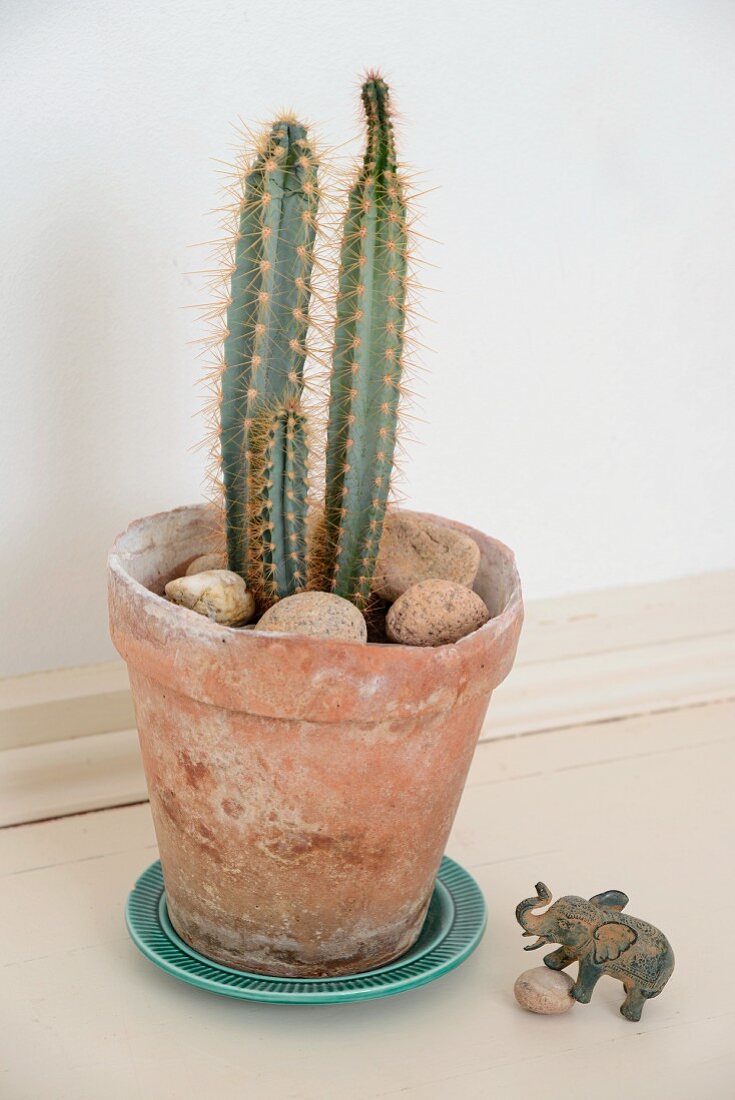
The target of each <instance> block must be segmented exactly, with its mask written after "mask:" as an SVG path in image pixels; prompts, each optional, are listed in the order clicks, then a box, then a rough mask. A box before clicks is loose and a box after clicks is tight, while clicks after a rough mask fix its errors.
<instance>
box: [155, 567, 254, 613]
mask: <svg viewBox="0 0 735 1100" xmlns="http://www.w3.org/2000/svg"><path fill="white" fill-rule="evenodd" d="M166 595H167V597H168V598H169V600H171V601H172V602H173V603H178V604H181V606H182V607H188V608H189V610H190V611H196V612H198V614H199V615H206V616H207V618H208V619H214V621H215V622H216V623H222V624H223V625H225V626H235V625H238V624H242V623H247V622H249V621H250V620H251V619H252V617H253V615H254V614H255V597H254V596H253V594H252V592H248V590H247V588H246V587H245V581H244V580H243V579H242V577H240V576H239V575H238V574H237V573H230V572H229V570H227V569H208V570H207V571H206V572H204V573H195V574H193V575H192V576H188V577H179V578H178V580H175V581H169V582H168V584H167V585H166Z"/></svg>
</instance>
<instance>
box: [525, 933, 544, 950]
mask: <svg viewBox="0 0 735 1100" xmlns="http://www.w3.org/2000/svg"><path fill="white" fill-rule="evenodd" d="M523 934H524V936H528V935H532V934H533V933H529V932H524V933H523ZM550 942H551V941H550V940H548V939H547V938H546V936H539V938H538V939H537V940H536V942H535V943H527V944H526V946H525V947H524V948H523V950H524V951H535V950H536V948H537V947H546V944H547V943H550Z"/></svg>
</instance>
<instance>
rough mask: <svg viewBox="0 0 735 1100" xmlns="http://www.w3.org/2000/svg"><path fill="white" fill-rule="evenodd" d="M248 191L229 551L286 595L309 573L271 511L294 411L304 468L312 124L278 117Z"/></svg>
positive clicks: (227, 420) (230, 457)
mask: <svg viewBox="0 0 735 1100" xmlns="http://www.w3.org/2000/svg"><path fill="white" fill-rule="evenodd" d="M241 188H242V194H241V198H240V202H239V208H238V215H237V218H238V221H237V229H236V235H235V242H234V249H233V255H232V268H231V282H230V292H229V297H228V305H227V321H226V333H225V342H224V366H223V370H222V375H221V381H220V386H221V391H220V392H221V398H220V451H221V461H222V475H223V482H224V494H225V522H226V530H227V553H228V562H229V568H230V569H232V570H234V571H235V572H237V573H240V574H241V575H242V576H244V577H245V578H246V580H248V581H249V580H250V579H251V577H252V576H255V577H259V578H261V579H262V580H263V584H262V585H261V590H262V591H263V592H265V591H271V590H273V594H275V593H277V595H279V596H282V595H288V594H290V592H292V591H294V590H295V588H294V586H296V585H297V582H298V581H299V580H300V577H301V576H303V574H304V573H305V562H304V560H303V552H304V550H303V538H302V537H301V536H298V537H297V538H296V539H295V540H293V539H291V540H290V541H289V542H288V547H286V546H285V545H284V544H283V543H282V542H280V527H274V528H273V529H272V530H271V529H270V528H269V527H268V524H267V523H266V522H265V516H266V513H268V512H272V514H274V515H278V514H279V513H278V509H277V508H275V505H274V503H273V497H276V498H278V499H279V500H281V499H283V497H284V493H285V492H286V490H285V487H284V485H279V484H277V479H278V478H279V477H281V476H284V477H285V476H286V473H287V469H288V468H289V467H288V463H287V461H286V454H287V452H288V447H286V446H285V444H283V445H282V438H287V436H288V431H287V430H286V428H287V423H286V422H287V421H288V417H289V416H293V417H296V420H295V421H294V425H292V430H293V432H294V433H295V434H294V436H293V439H292V440H291V442H292V443H293V444H294V446H292V447H291V451H290V454H291V459H290V461H291V463H292V466H291V467H290V468H291V469H292V471H295V470H296V468H299V469H301V467H302V466H304V467H305V465H306V455H305V435H304V430H303V427H304V426H303V423H302V419H301V418H302V416H303V414H301V413H300V412H299V411H298V401H299V398H300V395H301V392H302V389H303V383H304V377H303V371H304V361H305V358H306V333H307V326H308V313H309V299H310V295H311V272H312V265H313V259H314V239H315V232H316V215H317V208H318V202H319V193H318V188H317V160H316V157H315V155H314V152H313V150H312V148H311V146H310V144H309V141H308V139H307V132H306V129H305V127H304V126H302V125H300V124H299V123H298V122H296V121H295V120H294V119H292V118H281V119H279V120H277V121H276V122H275V123H274V125H273V126H272V128H271V130H270V133H269V134H268V135H267V136H266V137H265V138H264V139H263V140H262V141H261V143H260V145H259V148H258V151H257V155H256V157H255V159H254V161H253V163H252V164H251V165H250V166H249V168H248V169H247V171H246V172H245V173H244V174H243V176H242V177H241ZM279 418H280V420H279ZM284 418H285V420H284ZM281 420H283V421H284V423H283V424H281ZM276 422H277V423H278V424H280V425H281V426H280V427H278V428H277V430H276V429H274V433H275V434H274V438H273V444H274V447H275V450H274V451H273V455H272V458H273V461H272V465H271V466H270V473H269V477H268V478H267V479H266V482H267V481H271V482H273V484H272V485H270V486H267V485H266V488H267V490H268V492H267V493H266V494H265V496H264V498H263V499H262V500H260V499H259V498H258V497H257V493H258V492H259V491H260V490H261V489H263V487H264V485H265V482H264V481H263V477H262V474H263V470H264V469H265V467H264V466H263V463H262V462H261V469H260V471H257V470H254V469H253V468H252V462H254V461H255V462H256V463H257V453H258V447H260V446H261V444H262V441H263V439H264V438H265V437H266V436H268V434H269V432H270V430H271V428H270V427H269V425H272V424H274V423H276ZM289 430H291V429H289ZM251 432H252V433H253V435H254V439H253V440H251V439H250V438H249V436H250V433H251ZM297 438H298V441H299V442H298V445H296V439H297ZM278 441H281V442H278ZM276 444H277V445H276ZM278 447H280V448H281V450H280V451H278V456H277V455H276V450H278ZM279 456H280V457H279ZM263 457H264V455H263V454H261V455H260V458H261V459H263ZM302 480H303V479H302ZM279 524H280V520H279ZM284 530H285V528H284ZM289 533H290V534H293V533H294V532H293V531H290V532H289ZM294 547H295V549H294ZM297 551H298V552H299V553H300V554H301V558H302V560H301V561H300V562H299V563H298V567H297V563H296V560H295V559H294V558H293V556H292V555H293V554H294V553H295V552H297ZM261 557H262V561H261V560H260V559H261Z"/></svg>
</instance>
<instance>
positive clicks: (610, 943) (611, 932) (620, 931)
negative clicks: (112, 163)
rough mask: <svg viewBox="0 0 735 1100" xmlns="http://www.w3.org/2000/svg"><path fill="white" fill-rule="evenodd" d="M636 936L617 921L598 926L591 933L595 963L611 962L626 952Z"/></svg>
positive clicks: (625, 925)
mask: <svg viewBox="0 0 735 1100" xmlns="http://www.w3.org/2000/svg"><path fill="white" fill-rule="evenodd" d="M637 939H638V935H637V933H636V932H634V931H633V929H632V928H629V927H628V925H627V924H619V923H618V922H617V921H608V922H607V924H599V925H598V926H597V928H596V929H595V931H594V933H593V940H594V944H595V962H596V963H604V962H612V961H614V960H615V959H617V958H618V957H619V956H620V955H622V954H623V952H624V951H627V950H628V948H629V947H631V946H632V945H633V944H634V943H635V941H636V940H637Z"/></svg>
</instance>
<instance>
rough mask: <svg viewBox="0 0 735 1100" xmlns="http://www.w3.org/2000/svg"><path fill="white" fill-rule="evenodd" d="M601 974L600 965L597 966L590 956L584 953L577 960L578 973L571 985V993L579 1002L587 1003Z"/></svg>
mask: <svg viewBox="0 0 735 1100" xmlns="http://www.w3.org/2000/svg"><path fill="white" fill-rule="evenodd" d="M602 975H603V970H602V967H600V966H598V965H597V964H596V963H595V962H594V961H593V960H592V958H590V956H588V955H586V956H584V957H583V958H581V959H580V960H579V974H578V975H577V980H576V982H575V983H574V985H573V986H572V989H571V994H572V996H573V997H574V999H575V1001H579V1003H580V1004H582V1005H586V1004H589V1003H590V1001H591V1000H592V993H593V991H594V988H595V986H596V985H597V983H598V981H599V980H600V978H601V977H602Z"/></svg>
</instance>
